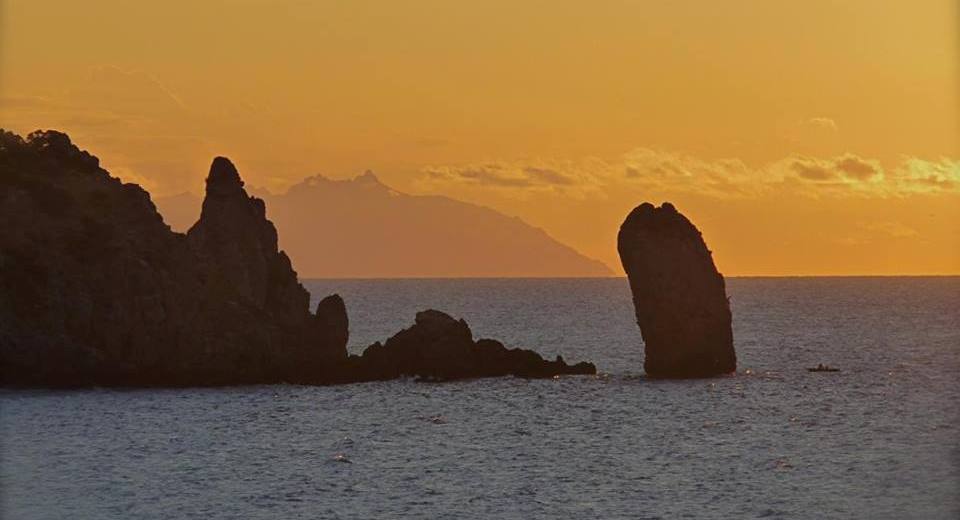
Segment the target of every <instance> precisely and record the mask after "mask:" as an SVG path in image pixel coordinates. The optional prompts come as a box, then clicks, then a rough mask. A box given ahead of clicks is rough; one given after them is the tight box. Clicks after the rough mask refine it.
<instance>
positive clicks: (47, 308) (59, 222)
mask: <svg viewBox="0 0 960 520" xmlns="http://www.w3.org/2000/svg"><path fill="white" fill-rule="evenodd" d="M0 222H3V225H2V226H0V385H5V386H9V385H31V386H88V385H104V386H106V385H125V386H151V385H159V386H199V385H233V384H254V383H279V382H290V383H304V384H328V383H340V382H349V381H359V380H367V379H371V378H372V377H370V376H369V373H370V371H369V370H368V369H367V368H366V366H367V365H365V364H363V365H358V362H357V361H356V360H355V359H350V358H348V356H347V351H346V343H347V339H348V325H349V322H348V318H347V313H346V307H345V305H344V302H343V300H342V299H341V298H340V297H339V296H337V295H332V296H328V297H327V298H324V299H323V300H322V301H321V302H320V303H319V305H318V306H317V308H316V311H315V312H310V310H309V308H308V307H309V294H308V293H307V291H306V290H305V289H304V288H303V286H302V285H300V283H299V282H298V280H297V273H296V272H295V271H294V270H293V268H292V265H291V262H290V259H289V258H288V257H287V255H286V254H285V253H284V252H283V251H280V250H279V248H278V237H277V231H276V229H275V228H274V226H273V224H272V223H271V222H270V221H269V220H268V219H267V218H266V206H265V204H264V202H263V200H261V199H259V198H256V197H252V196H250V195H249V194H248V193H247V191H246V190H245V189H244V183H243V181H242V180H241V178H240V175H239V174H238V172H237V170H236V168H235V167H234V166H233V164H232V163H231V162H230V161H229V160H228V159H226V158H223V157H218V158H216V159H214V161H213V164H212V165H211V167H210V173H209V175H208V177H207V181H206V197H205V199H204V201H203V208H202V211H201V215H200V218H199V220H198V221H197V222H196V223H195V224H194V225H193V226H192V227H191V228H190V230H189V231H188V232H187V233H186V234H181V233H176V232H173V231H171V230H170V228H169V227H168V226H167V225H166V224H165V223H164V221H163V219H162V218H161V216H160V215H159V214H158V213H157V210H156V208H155V207H154V205H153V203H152V202H151V199H150V196H149V195H148V194H147V192H145V191H144V190H143V189H141V188H140V187H139V186H137V185H135V184H124V183H122V182H121V181H120V180H118V179H116V178H113V177H111V176H110V175H109V173H108V172H106V171H105V170H104V169H102V168H100V165H99V160H98V159H97V158H96V157H94V156H92V155H90V154H88V153H87V152H85V151H81V150H80V149H78V148H77V147H76V146H74V145H73V143H71V141H70V139H69V138H68V137H67V136H66V135H65V134H62V133H59V132H55V131H38V132H34V133H32V134H30V135H29V136H27V138H26V139H23V138H21V137H19V136H17V135H15V134H12V133H9V132H3V131H0ZM464 326H465V324H464ZM427 339H429V335H428V336H425V341H426V340H427ZM388 343H389V342H388ZM404 345H406V343H404ZM425 345H426V343H425ZM418 348H420V347H418ZM424 348H426V347H424ZM450 348H451V349H452V350H451V352H454V351H456V352H459V351H458V350H457V349H459V348H461V345H460V344H454V345H451V347H450ZM415 351H416V352H419V350H417V349H413V350H410V349H409V348H408V347H406V346H404V347H403V348H400V349H397V351H396V353H392V354H391V358H390V361H389V362H390V363H394V362H396V363H401V364H403V366H404V367H408V366H410V365H409V363H413V365H414V367H415V368H416V367H417V366H418V365H417V364H418V363H421V362H423V361H424V360H423V359H421V358H415V359H413V360H412V361H411V360H410V359H407V358H406V357H405V354H403V353H404V352H415ZM391 352H393V350H392V349H391ZM484 352H485V353H487V354H489V355H480V356H475V357H473V358H471V359H473V360H474V361H476V364H475V366H473V367H468V368H467V369H466V370H461V371H458V372H456V373H451V374H441V375H444V376H445V377H446V376H449V378H460V377H479V376H483V375H503V374H507V373H511V374H517V375H528V376H541V375H543V376H546V375H552V374H555V373H563V372H562V370H563V369H564V367H563V366H561V365H558V364H556V363H554V362H547V361H543V360H542V359H540V357H539V356H537V355H536V354H533V353H531V354H532V355H533V356H534V357H535V358H536V359H532V358H530V357H529V356H527V357H525V358H524V359H520V358H515V359H514V358H511V360H512V361H511V362H510V364H509V366H507V367H506V369H499V370H495V371H491V370H489V369H488V368H485V367H487V364H489V363H488V362H493V361H491V360H494V361H495V360H496V359H499V357H498V356H501V352H500V350H498V349H494V350H488V351H484ZM371 359H372V358H371ZM485 363H486V364H485ZM530 363H532V365H530ZM377 366H381V367H382V366H384V365H383V364H382V363H379V364H378V365H377ZM431 366H432V365H429V364H425V365H423V366H422V367H420V368H416V369H415V370H413V371H412V373H413V374H421V373H422V374H432V373H433V372H431V371H432V368H431ZM531 366H533V367H534V368H530V367H531ZM536 367H539V368H536ZM408 372H410V371H409V370H407V369H406V368H404V370H401V371H396V370H391V371H390V373H392V374H395V375H394V377H396V376H399V375H404V374H406V373H408ZM376 378H381V377H379V376H378V377H376Z"/></svg>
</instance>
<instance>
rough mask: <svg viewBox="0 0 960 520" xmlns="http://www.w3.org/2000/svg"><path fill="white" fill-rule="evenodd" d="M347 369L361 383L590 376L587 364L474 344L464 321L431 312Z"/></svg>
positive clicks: (353, 359) (354, 358) (486, 343)
mask: <svg viewBox="0 0 960 520" xmlns="http://www.w3.org/2000/svg"><path fill="white" fill-rule="evenodd" d="M351 363H352V365H353V367H354V370H355V371H356V372H357V374H358V376H359V378H360V379H361V380H384V379H394V378H397V377H402V376H410V377H417V378H419V379H421V380H428V381H447V380H452V379H466V378H479V377H497V376H507V375H514V376H519V377H530V378H538V377H552V376H555V375H560V374H595V373H596V372H597V369H596V367H595V366H594V365H593V364H591V363H578V364H576V365H568V364H567V363H566V362H565V361H564V360H563V358H562V357H560V356H557V359H556V360H555V361H546V360H544V359H543V358H542V357H540V355H539V354H537V353H536V352H533V351H531V350H522V349H517V348H514V349H508V348H506V347H505V346H503V344H502V343H500V342H499V341H495V340H492V339H480V340H477V341H474V339H473V332H472V331H471V330H470V327H469V326H468V325H467V323H466V322H465V321H463V320H462V319H461V320H456V319H454V318H452V317H451V316H449V315H448V314H445V313H443V312H440V311H437V310H432V309H431V310H426V311H422V312H418V313H417V316H416V321H415V322H414V324H413V326H411V327H410V328H407V329H404V330H402V331H400V332H398V333H397V334H395V335H394V336H393V337H391V338H390V339H388V340H387V342H386V343H385V344H381V343H379V342H377V343H374V344H373V345H370V346H369V347H367V349H366V350H364V352H363V355H362V356H352V357H351Z"/></svg>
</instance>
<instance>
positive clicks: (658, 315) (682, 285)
mask: <svg viewBox="0 0 960 520" xmlns="http://www.w3.org/2000/svg"><path fill="white" fill-rule="evenodd" d="M617 250H618V251H619V253H620V260H621V262H622V263H623V269H624V270H625V271H626V273H627V277H628V278H629V281H630V290H631V291H632V293H633V304H634V309H635V311H636V316H637V324H638V325H639V326H640V333H641V335H642V336H643V341H644V345H645V360H644V365H643V367H644V370H645V371H646V373H647V375H649V376H651V377H676V378H680V377H708V376H715V375H720V374H727V373H730V372H733V371H735V370H736V367H737V359H736V354H735V352H734V348H733V330H732V328H731V315H730V303H729V300H728V298H727V295H726V290H725V285H724V280H723V275H721V274H720V273H719V272H718V271H717V268H716V266H715V265H714V263H713V258H712V256H711V254H710V251H709V250H708V249H707V246H706V244H705V243H704V241H703V237H702V236H701V234H700V231H699V230H697V228H696V227H695V226H694V225H693V224H692V223H691V222H690V221H689V220H687V218H686V217H684V216H683V215H682V214H680V213H679V212H678V211H677V210H676V208H674V207H673V205H672V204H670V203H669V202H665V203H664V204H663V205H662V206H661V207H659V208H657V207H654V206H653V205H652V204H650V203H646V202H645V203H643V204H641V205H640V206H637V207H636V208H635V209H634V210H633V211H632V212H630V215H628V216H627V218H626V220H624V222H623V225H621V226H620V233H619V235H618V236H617Z"/></svg>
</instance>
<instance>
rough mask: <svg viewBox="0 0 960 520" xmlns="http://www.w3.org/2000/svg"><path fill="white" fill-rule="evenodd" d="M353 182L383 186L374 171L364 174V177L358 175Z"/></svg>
mask: <svg viewBox="0 0 960 520" xmlns="http://www.w3.org/2000/svg"><path fill="white" fill-rule="evenodd" d="M353 181H354V182H359V183H361V184H381V185H382V184H383V183H382V182H380V179H379V178H377V175H376V174H375V173H373V171H372V170H367V171H365V172H363V174H362V175H358V176H356V177H354V179H353Z"/></svg>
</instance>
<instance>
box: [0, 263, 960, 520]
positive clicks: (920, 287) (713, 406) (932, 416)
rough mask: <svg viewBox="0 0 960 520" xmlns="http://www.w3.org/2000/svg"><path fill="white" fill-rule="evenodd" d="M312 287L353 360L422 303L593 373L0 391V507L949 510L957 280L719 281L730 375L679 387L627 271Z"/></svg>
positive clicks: (740, 513) (187, 512)
mask: <svg viewBox="0 0 960 520" xmlns="http://www.w3.org/2000/svg"><path fill="white" fill-rule="evenodd" d="M306 285H307V286H308V288H309V289H310V290H311V292H312V293H313V295H314V297H315V298H317V297H320V296H323V295H325V294H327V293H330V292H339V293H340V294H342V295H343V296H344V297H345V298H346V300H347V306H348V309H349V312H350V318H351V335H352V337H351V350H353V351H359V350H361V349H362V348H363V346H365V345H366V344H368V343H371V342H373V341H375V340H382V339H385V338H386V337H388V336H390V335H391V334H393V333H394V332H396V331H397V330H399V329H400V328H402V327H405V326H408V325H409V324H410V323H412V321H413V317H414V314H415V312H416V311H417V310H420V309H424V308H428V307H435V308H438V309H442V310H445V311H447V312H449V313H451V314H453V315H455V316H459V317H463V318H465V319H466V320H467V321H468V322H469V323H470V324H471V326H472V327H473V330H474V332H475V334H476V335H478V336H486V337H494V338H498V339H501V340H503V341H504V342H506V343H508V344H510V345H514V346H523V347H527V348H533V349H536V350H537V351H539V352H541V353H543V354H545V355H549V356H553V355H555V354H562V355H563V356H564V357H565V358H566V359H567V360H568V361H576V360H584V359H586V360H592V361H594V362H596V363H597V366H598V367H599V369H600V371H601V372H602V375H600V376H598V377H567V378H561V379H556V380H538V381H526V380H522V379H515V378H500V379H486V380H475V381H466V382H457V383H445V384H420V383H414V382H412V381H393V382H386V383H369V384H356V385H346V386H339V387H329V388H311V387H301V386H265V387H241V388H228V389H188V390H90V391H68V392H65V391H3V392H0V442H2V452H0V454H2V461H0V462H2V464H0V499H2V506H0V507H2V513H3V514H2V517H3V518H5V519H6V518H9V519H20V518H24V519H33V518H36V519H56V518H64V519H66V518H70V519H75V518H117V519H121V518H122V519H127V518H138V519H154V518H155V519H167V518H356V519H368V518H399V517H411V518H440V517H443V518H524V519H526V518H760V517H766V518H891V519H900V518H921V519H936V518H952V519H955V518H958V517H960V278H859V279H858V278H833V279H831V278H800V279H732V280H729V293H730V295H731V297H732V302H733V311H734V328H735V330H734V334H735V340H736V346H737V354H738V358H739V370H738V373H737V374H736V376H732V377H726V378H720V379H711V380H690V381H650V380H646V379H645V378H644V377H643V375H642V366H643V353H642V348H641V346H640V334H639V331H638V330H637V328H636V326H635V324H634V322H633V314H632V308H631V302H630V294H629V290H628V288H627V285H626V281H625V280H622V279H582V280H397V281H383V280H380V281H357V280H354V281H344V280H319V281H309V282H307V284H306ZM817 363H828V364H830V365H832V366H836V367H840V368H842V369H843V370H842V372H839V373H809V372H807V371H806V369H805V368H806V367H808V366H814V365H816V364H817Z"/></svg>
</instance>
